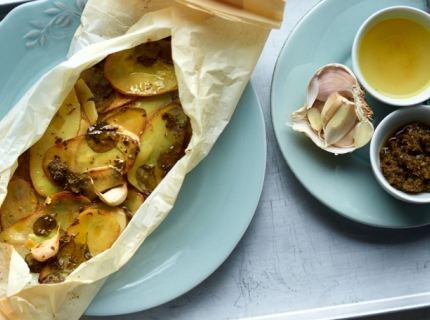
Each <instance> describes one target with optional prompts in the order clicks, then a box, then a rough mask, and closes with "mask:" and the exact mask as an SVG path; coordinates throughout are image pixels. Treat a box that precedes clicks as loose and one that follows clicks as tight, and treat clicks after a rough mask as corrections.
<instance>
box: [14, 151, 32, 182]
mask: <svg viewBox="0 0 430 320" xmlns="http://www.w3.org/2000/svg"><path fill="white" fill-rule="evenodd" d="M13 177H14V178H18V179H22V180H25V181H28V182H30V181H31V177H30V150H27V151H25V152H24V153H23V154H21V155H20V156H19V157H18V167H17V168H16V170H15V172H14V173H13Z"/></svg>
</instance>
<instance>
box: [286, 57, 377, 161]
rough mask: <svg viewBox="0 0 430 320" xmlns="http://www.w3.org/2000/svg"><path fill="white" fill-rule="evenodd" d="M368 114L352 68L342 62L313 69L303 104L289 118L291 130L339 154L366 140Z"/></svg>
mask: <svg viewBox="0 0 430 320" xmlns="http://www.w3.org/2000/svg"><path fill="white" fill-rule="evenodd" d="M372 115H373V112H372V110H371V109H370V107H369V106H368V104H367V102H366V99H365V97H364V91H363V90H362V89H361V87H360V85H359V83H358V80H357V78H356V77H355V75H354V74H353V73H352V71H351V70H350V69H349V68H348V67H346V66H344V65H342V64H338V63H331V64H328V65H325V66H323V67H321V68H320V69H318V70H317V71H316V72H315V74H314V76H313V77H312V79H311V80H310V81H309V84H308V87H307V92H306V101H305V104H304V106H303V107H302V108H300V109H299V110H297V111H295V112H293V113H292V114H291V115H290V118H291V120H292V122H293V124H292V127H293V129H294V130H295V131H297V132H301V133H304V134H305V135H307V136H308V137H309V138H311V139H312V141H313V142H314V143H315V144H316V145H317V146H318V147H320V148H321V149H323V150H325V151H328V152H331V153H335V154H343V153H349V152H352V151H354V150H356V149H357V148H360V147H362V146H364V145H365V144H367V143H368V142H369V141H370V139H371V138H372V135H373V131H374V128H373V125H372V123H371V122H370V121H371V120H372ZM287 125H291V124H289V123H287Z"/></svg>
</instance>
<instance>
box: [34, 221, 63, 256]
mask: <svg viewBox="0 0 430 320" xmlns="http://www.w3.org/2000/svg"><path fill="white" fill-rule="evenodd" d="M59 249H60V228H58V230H57V233H56V234H55V236H54V237H52V238H51V239H48V240H45V241H43V242H40V243H38V244H36V245H35V246H34V247H33V248H31V249H30V252H31V254H32V255H33V258H34V259H35V260H37V261H40V262H44V261H46V260H48V259H49V258H52V257H54V256H55V255H56V254H57V253H58V250H59Z"/></svg>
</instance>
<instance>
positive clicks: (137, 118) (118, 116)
mask: <svg viewBox="0 0 430 320" xmlns="http://www.w3.org/2000/svg"><path fill="white" fill-rule="evenodd" d="M117 110H118V109H117ZM104 119H105V120H104V121H105V122H106V123H108V124H113V125H116V126H120V127H122V128H124V129H125V130H127V131H130V132H132V133H134V134H135V135H136V136H138V137H140V136H141V135H142V132H143V129H144V128H145V124H146V111H145V110H144V109H138V108H129V107H122V108H119V110H118V111H117V112H114V113H113V114H110V113H108V114H107V117H105V118H104Z"/></svg>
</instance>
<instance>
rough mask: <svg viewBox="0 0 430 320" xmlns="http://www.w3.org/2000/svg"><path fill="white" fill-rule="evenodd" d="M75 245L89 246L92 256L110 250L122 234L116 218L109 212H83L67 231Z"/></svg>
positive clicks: (97, 210)
mask: <svg viewBox="0 0 430 320" xmlns="http://www.w3.org/2000/svg"><path fill="white" fill-rule="evenodd" d="M66 232H67V234H68V235H69V236H74V241H75V243H80V244H87V245H88V250H89V252H90V253H91V255H92V256H96V255H98V254H100V253H102V252H103V251H105V250H107V249H109V248H110V247H111V246H112V245H113V243H114V242H115V240H116V239H117V238H118V236H119V233H120V226H119V224H118V221H117V220H116V218H115V217H114V216H113V215H112V214H110V213H109V212H108V211H105V210H99V209H89V210H85V211H83V212H81V213H80V214H79V215H78V216H77V217H76V221H75V223H73V224H72V225H71V226H70V227H69V228H67V230H66Z"/></svg>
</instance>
